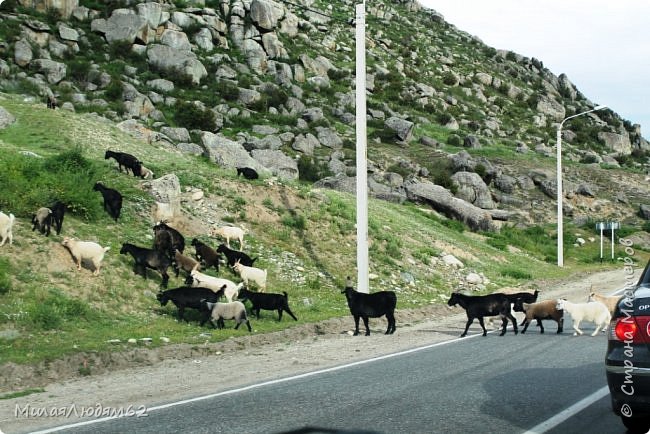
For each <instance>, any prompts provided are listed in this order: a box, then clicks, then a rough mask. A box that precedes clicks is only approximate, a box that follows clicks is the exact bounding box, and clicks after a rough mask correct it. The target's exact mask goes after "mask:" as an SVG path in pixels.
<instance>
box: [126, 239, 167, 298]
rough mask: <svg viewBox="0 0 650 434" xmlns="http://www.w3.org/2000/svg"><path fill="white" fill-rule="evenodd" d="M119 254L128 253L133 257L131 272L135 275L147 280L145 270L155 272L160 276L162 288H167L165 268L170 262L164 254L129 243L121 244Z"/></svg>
mask: <svg viewBox="0 0 650 434" xmlns="http://www.w3.org/2000/svg"><path fill="white" fill-rule="evenodd" d="M120 253H121V254H122V255H126V254H127V253H130V254H131V256H133V259H134V260H135V264H134V266H133V269H134V270H133V271H134V272H135V273H136V274H141V275H142V277H144V278H145V279H146V278H147V268H151V269H152V270H157V271H158V272H159V273H160V275H161V276H162V283H161V285H162V287H163V288H167V282H168V281H169V275H168V274H167V268H169V266H170V265H171V260H170V259H169V258H168V257H167V256H165V254H163V253H161V252H159V251H157V250H153V249H147V248H146V247H138V246H136V245H133V244H131V243H124V244H122V248H121V249H120Z"/></svg>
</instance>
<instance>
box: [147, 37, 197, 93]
mask: <svg viewBox="0 0 650 434" xmlns="http://www.w3.org/2000/svg"><path fill="white" fill-rule="evenodd" d="M147 60H148V62H149V64H150V65H152V66H155V67H156V68H158V69H160V70H162V71H164V72H167V73H170V72H176V71H181V72H182V73H184V74H186V75H188V76H189V77H190V78H191V79H192V82H193V83H195V84H198V83H200V81H201V79H202V78H204V77H206V76H207V75H208V71H207V70H206V69H205V66H203V64H202V63H201V62H200V61H199V60H198V59H197V58H196V54H194V53H192V52H191V51H186V50H177V49H175V48H172V47H169V46H167V45H160V44H153V45H151V46H149V47H148V49H147Z"/></svg>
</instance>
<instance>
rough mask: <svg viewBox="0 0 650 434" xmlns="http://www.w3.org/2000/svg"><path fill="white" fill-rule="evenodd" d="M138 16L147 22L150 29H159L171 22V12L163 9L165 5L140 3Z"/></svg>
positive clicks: (137, 6)
mask: <svg viewBox="0 0 650 434" xmlns="http://www.w3.org/2000/svg"><path fill="white" fill-rule="evenodd" d="M136 8H137V9H138V15H139V16H141V17H142V18H144V19H145V20H147V23H148V24H149V27H151V28H152V29H155V28H157V27H158V26H159V25H161V24H163V23H165V22H167V20H169V17H170V15H169V12H167V11H165V10H164V9H163V5H162V4H160V3H156V2H148V3H138V4H137V5H136Z"/></svg>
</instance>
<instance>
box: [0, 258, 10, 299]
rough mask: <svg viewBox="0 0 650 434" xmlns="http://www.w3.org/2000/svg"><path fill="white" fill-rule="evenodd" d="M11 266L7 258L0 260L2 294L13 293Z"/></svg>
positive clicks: (0, 289) (0, 292) (0, 291)
mask: <svg viewBox="0 0 650 434" xmlns="http://www.w3.org/2000/svg"><path fill="white" fill-rule="evenodd" d="M10 271H11V265H10V264H9V261H8V260H7V258H0V294H6V293H7V292H9V291H11V278H10V277H9V276H11V274H10Z"/></svg>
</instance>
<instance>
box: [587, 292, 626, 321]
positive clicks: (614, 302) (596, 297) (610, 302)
mask: <svg viewBox="0 0 650 434" xmlns="http://www.w3.org/2000/svg"><path fill="white" fill-rule="evenodd" d="M621 297H623V296H622V295H611V296H607V295H600V294H596V293H595V292H592V293H591V294H589V299H588V300H587V301H596V302H599V303H602V304H604V305H605V306H607V310H609V314H610V315H611V316H614V312H616V306H618V302H619V301H621Z"/></svg>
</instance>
